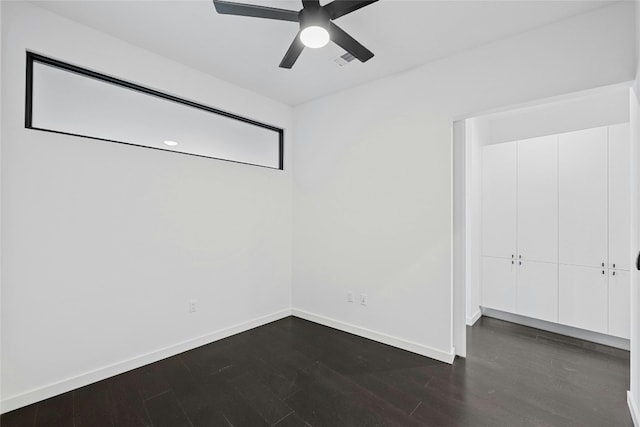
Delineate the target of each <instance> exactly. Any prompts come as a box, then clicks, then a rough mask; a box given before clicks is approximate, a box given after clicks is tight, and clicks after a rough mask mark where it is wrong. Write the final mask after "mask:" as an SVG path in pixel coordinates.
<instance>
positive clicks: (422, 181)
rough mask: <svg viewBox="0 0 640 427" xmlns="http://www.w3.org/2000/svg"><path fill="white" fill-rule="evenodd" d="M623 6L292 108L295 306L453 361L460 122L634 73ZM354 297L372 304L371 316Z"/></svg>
mask: <svg viewBox="0 0 640 427" xmlns="http://www.w3.org/2000/svg"><path fill="white" fill-rule="evenodd" d="M632 10H633V4H631V3H618V4H614V5H612V6H608V7H606V8H602V9H599V10H596V11H594V12H592V13H588V14H584V15H581V16H578V17H575V18H573V19H570V20H567V21H563V22H558V23H556V24H553V25H549V26H547V27H543V28H540V29H537V30H535V31H531V32H527V33H523V34H521V35H519V36H516V37H513V38H509V39H505V40H502V41H499V42H496V43H492V44H489V45H486V46H483V47H481V48H478V49H475V50H472V51H468V52H465V53H463V54H460V55H457V56H454V57H450V58H446V59H443V60H440V61H437V62H434V63H431V64H427V65H425V66H422V67H419V68H416V69H413V70H411V71H408V72H406V73H403V74H399V75H396V76H393V77H390V78H386V79H383V80H379V81H377V82H373V83H370V84H366V85H363V86H360V87H357V88H354V89H351V90H348V91H344V92H341V93H338V94H335V95H332V96H329V97H326V98H323V99H319V100H316V101H313V102H310V103H307V104H304V105H302V106H299V107H297V108H296V109H295V125H296V135H298V138H297V139H296V147H295V150H294V175H295V179H294V251H293V254H294V255H293V259H294V261H293V265H294V273H293V282H294V288H293V292H294V293H293V305H294V307H295V308H296V309H298V310H297V311H295V312H296V313H298V314H300V315H305V316H307V317H308V318H313V319H315V320H319V321H324V322H325V323H327V324H333V325H336V326H341V327H343V328H346V329H348V330H351V331H353V332H356V333H360V334H363V335H368V336H377V337H378V338H379V339H382V340H386V341H387V342H393V343H394V344H396V345H404V346H405V348H411V349H413V350H414V351H419V352H422V353H423V354H427V355H430V356H432V357H436V358H440V359H441V360H451V358H452V333H451V331H452V327H451V313H452V311H451V307H452V301H451V235H450V230H451V122H452V117H461V116H469V115H471V114H472V113H477V112H482V111H488V110H490V109H494V108H497V107H499V106H506V105H515V104H519V103H523V102H527V101H531V100H534V99H541V98H546V97H551V96H555V95H559V94H563V93H570V92H575V91H579V90H584V89H588V88H593V87H599V86H604V85H608V84H612V83H618V82H623V81H629V80H631V79H632V78H633V75H634V71H635V61H634V18H633V13H632ZM348 290H352V291H354V292H355V293H356V294H359V293H366V294H367V295H368V296H369V303H368V305H367V306H366V307H363V306H361V305H359V304H357V303H348V302H346V294H347V291H348Z"/></svg>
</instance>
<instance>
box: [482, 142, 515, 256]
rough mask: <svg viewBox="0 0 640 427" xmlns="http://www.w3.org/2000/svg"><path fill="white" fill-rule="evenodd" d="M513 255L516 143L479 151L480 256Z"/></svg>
mask: <svg viewBox="0 0 640 427" xmlns="http://www.w3.org/2000/svg"><path fill="white" fill-rule="evenodd" d="M515 252H516V143H515V142H510V143H507V144H496V145H489V146H486V147H483V150H482V254H483V255H485V256H494V257H504V258H511V255H515Z"/></svg>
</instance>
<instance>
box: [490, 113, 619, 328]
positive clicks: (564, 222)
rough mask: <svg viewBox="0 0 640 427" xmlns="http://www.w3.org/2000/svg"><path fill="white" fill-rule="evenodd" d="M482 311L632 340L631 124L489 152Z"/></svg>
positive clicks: (519, 143) (493, 148)
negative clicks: (630, 327)
mask: <svg viewBox="0 0 640 427" xmlns="http://www.w3.org/2000/svg"><path fill="white" fill-rule="evenodd" d="M482 177H483V183H482V215H483V217H482V223H483V247H482V248H483V252H482V254H483V263H482V268H483V271H482V305H483V306H484V307H488V308H493V309H497V310H501V311H507V312H511V313H516V314H520V315H523V316H527V317H531V318H536V319H541V320H545V321H549V322H557V323H561V324H565V325H569V326H573V327H576V328H581V329H586V330H590V331H595V332H599V333H604V334H610V335H614V336H617V337H622V338H629V326H630V325H629V324H630V314H629V298H630V294H629V291H630V289H629V287H630V286H629V263H630V255H629V254H630V238H629V228H630V205H629V191H630V163H629V124H628V123H625V124H620V125H614V126H608V127H600V128H594V129H587V130H581V131H576V132H568V133H563V134H560V135H552V136H547V137H541V138H534V139H529V140H524V141H517V142H510V143H506V144H497V145H491V146H487V147H484V149H483V176H482Z"/></svg>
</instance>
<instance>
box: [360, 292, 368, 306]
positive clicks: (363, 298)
mask: <svg viewBox="0 0 640 427" xmlns="http://www.w3.org/2000/svg"><path fill="white" fill-rule="evenodd" d="M360 304H361V305H367V295H366V294H360Z"/></svg>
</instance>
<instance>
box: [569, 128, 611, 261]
mask: <svg viewBox="0 0 640 427" xmlns="http://www.w3.org/2000/svg"><path fill="white" fill-rule="evenodd" d="M558 144H559V146H558V151H559V159H558V162H559V177H558V184H559V243H560V244H559V261H560V263H561V264H573V265H582V266H590V267H601V263H605V265H606V263H607V240H608V235H607V204H608V203H607V128H596V129H587V130H583V131H578V132H570V133H566V134H561V135H560V136H559V140H558Z"/></svg>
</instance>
